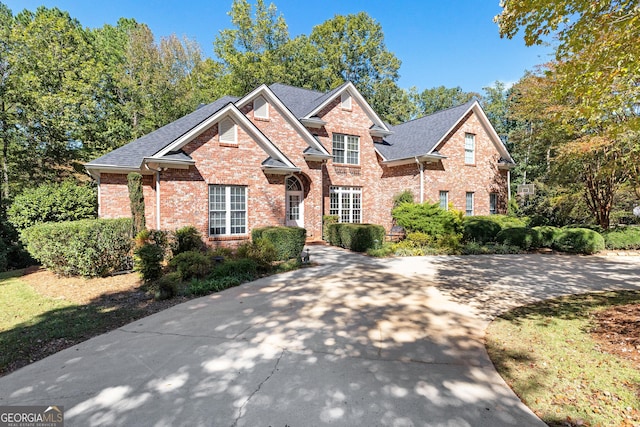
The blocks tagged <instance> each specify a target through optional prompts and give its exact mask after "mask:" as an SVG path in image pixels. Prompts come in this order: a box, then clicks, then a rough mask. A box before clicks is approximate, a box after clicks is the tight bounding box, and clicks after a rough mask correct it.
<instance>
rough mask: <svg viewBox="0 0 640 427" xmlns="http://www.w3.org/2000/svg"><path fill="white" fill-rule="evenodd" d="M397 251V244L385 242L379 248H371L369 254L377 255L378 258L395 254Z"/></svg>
mask: <svg viewBox="0 0 640 427" xmlns="http://www.w3.org/2000/svg"><path fill="white" fill-rule="evenodd" d="M394 252H395V245H394V244H393V243H390V242H383V243H382V245H380V246H379V247H377V248H371V249H368V250H367V255H369V256H372V257H376V258H385V257H388V256H391V255H393V254H394Z"/></svg>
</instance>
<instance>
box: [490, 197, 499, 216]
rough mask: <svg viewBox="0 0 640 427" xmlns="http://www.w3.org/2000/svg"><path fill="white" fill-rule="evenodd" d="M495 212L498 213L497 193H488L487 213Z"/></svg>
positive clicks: (492, 213) (494, 213) (493, 213)
mask: <svg viewBox="0 0 640 427" xmlns="http://www.w3.org/2000/svg"><path fill="white" fill-rule="evenodd" d="M492 199H493V200H492ZM492 201H493V212H491V211H492V209H491V205H492V203H491V202H492ZM497 213H498V193H489V215H496V214H497Z"/></svg>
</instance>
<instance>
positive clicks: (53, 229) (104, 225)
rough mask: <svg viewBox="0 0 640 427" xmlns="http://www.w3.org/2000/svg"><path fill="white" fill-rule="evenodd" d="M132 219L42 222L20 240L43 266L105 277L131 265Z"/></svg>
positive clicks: (77, 274)
mask: <svg viewBox="0 0 640 427" xmlns="http://www.w3.org/2000/svg"><path fill="white" fill-rule="evenodd" d="M130 231H131V219H129V218H121V219H93V220H81V221H70V222H60V223H43V224H38V225H35V226H33V227H30V228H27V229H26V230H24V231H23V232H22V239H23V240H24V241H25V243H26V247H27V250H28V251H29V253H30V254H31V256H33V257H34V258H35V259H37V260H38V261H40V262H41V263H42V265H43V266H45V267H46V268H48V269H50V270H52V271H53V272H55V273H57V274H62V275H65V276H85V277H94V276H106V275H108V274H110V273H112V272H115V271H121V270H127V269H130V268H131V265H132V260H131V237H130V235H129V232H130Z"/></svg>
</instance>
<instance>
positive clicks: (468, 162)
mask: <svg viewBox="0 0 640 427" xmlns="http://www.w3.org/2000/svg"><path fill="white" fill-rule="evenodd" d="M469 137H471V138H469ZM467 141H471V144H472V146H471V148H470V149H469V148H467ZM469 151H470V152H471V157H472V159H471V161H467V153H468V152H469ZM464 164H465V165H475V164H476V136H475V134H473V133H469V132H466V133H465V134H464Z"/></svg>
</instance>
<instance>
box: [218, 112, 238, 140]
mask: <svg viewBox="0 0 640 427" xmlns="http://www.w3.org/2000/svg"><path fill="white" fill-rule="evenodd" d="M218 127H219V129H218V132H219V134H220V141H221V142H231V143H233V144H235V143H236V125H235V123H233V120H231V119H229V118H226V119H223V120H222V121H221V122H220V124H219V125H218Z"/></svg>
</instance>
